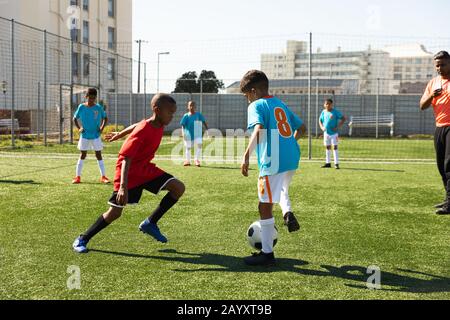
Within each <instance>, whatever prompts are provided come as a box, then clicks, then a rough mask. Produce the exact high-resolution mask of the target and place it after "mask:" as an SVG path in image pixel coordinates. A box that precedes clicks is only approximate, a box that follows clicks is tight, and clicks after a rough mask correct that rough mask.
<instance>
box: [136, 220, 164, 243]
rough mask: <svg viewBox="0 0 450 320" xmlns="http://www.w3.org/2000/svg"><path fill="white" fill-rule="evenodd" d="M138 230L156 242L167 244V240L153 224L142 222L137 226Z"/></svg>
mask: <svg viewBox="0 0 450 320" xmlns="http://www.w3.org/2000/svg"><path fill="white" fill-rule="evenodd" d="M139 230H140V231H141V232H143V233H146V234H148V235H149V236H151V237H153V238H154V239H155V240H156V241H159V242H162V243H167V238H166V237H165V236H164V235H163V234H162V233H161V231H160V230H159V228H158V226H157V225H156V224H154V223H149V222H147V221H144V222H142V223H141V225H140V226H139Z"/></svg>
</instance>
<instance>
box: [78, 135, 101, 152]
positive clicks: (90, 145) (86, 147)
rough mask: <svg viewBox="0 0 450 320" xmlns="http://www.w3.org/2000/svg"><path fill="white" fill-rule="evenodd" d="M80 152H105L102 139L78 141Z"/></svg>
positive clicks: (82, 139)
mask: <svg viewBox="0 0 450 320" xmlns="http://www.w3.org/2000/svg"><path fill="white" fill-rule="evenodd" d="M78 150H80V151H90V150H94V151H102V150H103V143H102V139H101V138H97V139H95V140H88V139H84V138H80V141H78Z"/></svg>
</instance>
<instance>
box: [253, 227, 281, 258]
mask: <svg viewBox="0 0 450 320" xmlns="http://www.w3.org/2000/svg"><path fill="white" fill-rule="evenodd" d="M247 240H248V244H249V245H250V246H251V247H252V248H254V249H256V250H260V251H261V250H262V243H261V223H260V222H259V221H256V222H253V223H252V224H251V225H250V227H249V228H248V231H247ZM277 242H278V229H277V227H276V226H275V232H274V233H273V246H274V247H275V245H276V244H277Z"/></svg>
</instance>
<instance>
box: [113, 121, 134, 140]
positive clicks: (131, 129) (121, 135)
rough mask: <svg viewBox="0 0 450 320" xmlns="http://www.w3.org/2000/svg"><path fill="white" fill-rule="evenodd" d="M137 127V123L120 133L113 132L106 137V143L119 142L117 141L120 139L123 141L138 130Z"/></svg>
mask: <svg viewBox="0 0 450 320" xmlns="http://www.w3.org/2000/svg"><path fill="white" fill-rule="evenodd" d="M137 125H138V123H135V124H133V125H131V126H129V127H128V128H126V129H123V130H122V131H120V132H111V133H108V134H107V135H106V136H105V139H106V141H108V142H114V141H117V140H119V139H122V138H123V137H126V136H127V135H129V134H130V133H132V132H133V130H134V129H135V128H136V126H137Z"/></svg>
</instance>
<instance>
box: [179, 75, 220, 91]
mask: <svg viewBox="0 0 450 320" xmlns="http://www.w3.org/2000/svg"><path fill="white" fill-rule="evenodd" d="M224 87H225V86H224V83H223V82H222V81H221V80H218V79H217V77H216V74H215V73H214V71H207V70H203V71H202V72H201V73H200V76H199V77H198V79H197V73H196V72H195V71H189V72H186V73H184V74H183V75H182V76H181V77H180V78H178V79H177V82H176V85H175V90H174V91H173V92H174V93H200V91H203V92H204V93H218V92H219V89H223V88H224Z"/></svg>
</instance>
